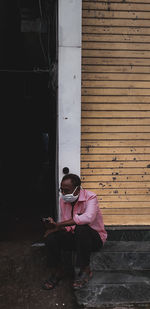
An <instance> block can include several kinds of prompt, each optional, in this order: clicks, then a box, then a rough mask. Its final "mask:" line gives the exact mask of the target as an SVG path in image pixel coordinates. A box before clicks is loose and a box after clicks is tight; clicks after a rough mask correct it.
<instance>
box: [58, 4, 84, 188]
mask: <svg viewBox="0 0 150 309" xmlns="http://www.w3.org/2000/svg"><path fill="white" fill-rule="evenodd" d="M81 10H82V0H58V41H59V42H58V173H59V183H60V181H61V179H62V176H63V173H62V170H63V167H68V168H69V171H70V173H75V174H78V175H80V128H81V125H80V122H81V20H82V16H81V15H82V14H81Z"/></svg>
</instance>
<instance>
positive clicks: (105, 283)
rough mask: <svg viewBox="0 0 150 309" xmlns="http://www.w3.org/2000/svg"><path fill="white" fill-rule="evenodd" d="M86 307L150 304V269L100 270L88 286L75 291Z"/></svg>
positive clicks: (78, 299)
mask: <svg viewBox="0 0 150 309" xmlns="http://www.w3.org/2000/svg"><path fill="white" fill-rule="evenodd" d="M75 295H76V298H77V302H78V304H79V305H80V306H81V305H82V306H85V307H86V308H101V307H102V306H104V307H105V306H107V307H108V306H114V307H115V306H119V305H120V306H122V305H124V306H125V305H126V306H129V305H130V306H131V305H136V304H138V305H139V304H141V305H144V304H150V271H136V272H131V271H130V272H129V271H125V272H123V271H99V272H94V276H93V278H92V279H91V280H90V281H89V283H88V284H87V286H86V287H84V288H82V289H80V290H77V291H76V292H75Z"/></svg>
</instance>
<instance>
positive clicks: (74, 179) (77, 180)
mask: <svg viewBox="0 0 150 309" xmlns="http://www.w3.org/2000/svg"><path fill="white" fill-rule="evenodd" d="M67 179H71V182H72V184H73V185H74V186H75V187H79V186H81V179H80V177H79V176H78V175H75V174H67V175H65V176H64V177H63V178H62V181H61V182H63V181H64V180H67Z"/></svg>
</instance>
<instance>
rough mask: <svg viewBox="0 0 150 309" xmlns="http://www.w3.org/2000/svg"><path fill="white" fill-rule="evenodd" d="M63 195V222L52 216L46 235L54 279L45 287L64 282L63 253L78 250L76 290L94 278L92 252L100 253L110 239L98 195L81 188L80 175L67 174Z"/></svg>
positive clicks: (61, 205)
mask: <svg viewBox="0 0 150 309" xmlns="http://www.w3.org/2000/svg"><path fill="white" fill-rule="evenodd" d="M60 192H61V198H60V209H61V220H60V222H58V223H56V222H54V220H53V219H52V218H50V217H49V218H48V221H49V223H48V229H47V231H46V233H45V238H46V239H45V242H46V246H47V255H48V262H49V266H50V268H51V275H50V278H49V279H48V280H46V281H45V283H44V285H43V288H44V289H46V290H51V289H53V288H54V287H55V286H56V285H57V283H58V281H59V280H60V279H61V276H62V269H61V268H60V266H61V265H62V263H61V250H67V251H69V250H70V251H76V254H77V266H78V267H79V268H80V272H79V276H78V278H77V279H76V280H75V281H74V283H73V287H74V288H81V287H83V286H84V285H85V284H86V283H87V282H88V280H89V279H90V278H91V277H92V272H91V269H90V255H91V252H93V251H99V250H100V248H101V247H102V246H103V244H104V242H105V240H106V238H107V233H106V231H105V228H104V224H103V219H102V214H101V211H100V208H99V205H98V200H97V196H96V194H95V193H93V192H91V191H88V190H84V189H82V188H81V180H80V178H79V177H78V176H77V175H75V174H67V175H65V176H64V177H63V179H62V181H61V187H60Z"/></svg>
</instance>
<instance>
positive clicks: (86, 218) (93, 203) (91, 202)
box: [73, 195, 98, 225]
mask: <svg viewBox="0 0 150 309" xmlns="http://www.w3.org/2000/svg"><path fill="white" fill-rule="evenodd" d="M97 211H98V200H97V196H96V195H93V196H91V197H90V198H89V199H88V200H87V201H86V209H85V211H84V213H83V214H82V215H78V214H75V215H74V217H73V219H74V221H75V223H76V224H78V225H82V224H91V223H92V222H93V221H94V219H95V217H96V215H97Z"/></svg>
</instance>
